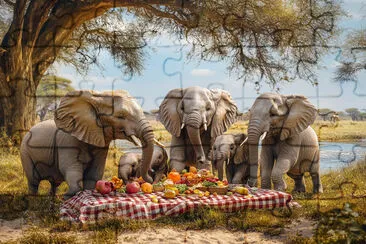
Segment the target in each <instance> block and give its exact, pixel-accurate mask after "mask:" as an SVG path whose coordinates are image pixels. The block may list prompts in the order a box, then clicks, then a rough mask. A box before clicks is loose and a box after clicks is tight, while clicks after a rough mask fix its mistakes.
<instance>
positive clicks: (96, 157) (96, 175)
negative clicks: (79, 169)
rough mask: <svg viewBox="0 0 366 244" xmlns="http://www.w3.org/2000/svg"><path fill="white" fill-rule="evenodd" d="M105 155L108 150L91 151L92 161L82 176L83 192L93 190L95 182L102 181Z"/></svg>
mask: <svg viewBox="0 0 366 244" xmlns="http://www.w3.org/2000/svg"><path fill="white" fill-rule="evenodd" d="M107 153H108V149H107V150H106V149H95V150H93V151H92V155H93V161H92V163H91V165H90V166H89V167H88V168H87V169H86V170H85V172H84V175H83V187H84V190H93V189H94V188H95V184H96V183H97V181H98V180H101V179H102V177H103V173H104V168H105V163H106V157H107Z"/></svg>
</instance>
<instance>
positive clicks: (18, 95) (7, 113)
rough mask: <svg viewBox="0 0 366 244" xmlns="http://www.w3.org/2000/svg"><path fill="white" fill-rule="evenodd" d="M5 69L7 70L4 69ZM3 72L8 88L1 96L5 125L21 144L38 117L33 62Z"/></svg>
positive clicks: (20, 64)
mask: <svg viewBox="0 0 366 244" xmlns="http://www.w3.org/2000/svg"><path fill="white" fill-rule="evenodd" d="M3 70H6V69H4V67H3V69H2V71H3ZM7 70H8V71H7V72H3V75H0V77H1V78H2V77H7V78H6V80H5V81H4V80H2V82H3V83H4V82H6V83H7V85H8V87H7V88H8V90H7V91H3V92H2V94H1V96H0V104H1V109H0V111H1V110H2V112H3V114H2V115H0V118H1V117H2V119H3V121H2V123H3V126H4V128H5V130H6V132H7V134H8V135H9V136H13V137H14V139H15V141H14V142H15V144H19V143H20V142H21V139H22V138H23V136H24V135H25V133H26V132H27V131H28V130H29V129H30V128H31V127H32V126H33V125H34V122H35V119H36V88H35V87H36V85H35V82H34V80H33V77H32V72H31V71H32V68H31V62H28V64H24V63H23V62H21V63H18V64H17V67H11V69H7ZM0 72H1V71H0Z"/></svg>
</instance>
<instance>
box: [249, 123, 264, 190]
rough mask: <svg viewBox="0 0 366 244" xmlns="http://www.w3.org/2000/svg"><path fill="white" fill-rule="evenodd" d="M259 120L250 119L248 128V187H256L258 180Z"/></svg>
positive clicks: (260, 132)
mask: <svg viewBox="0 0 366 244" xmlns="http://www.w3.org/2000/svg"><path fill="white" fill-rule="evenodd" d="M261 127H262V126H261V123H260V120H256V119H252V120H250V122H249V127H248V145H249V166H250V169H249V171H250V176H249V180H248V184H249V186H256V183H257V178H258V145H259V138H260V136H261V134H262V131H261Z"/></svg>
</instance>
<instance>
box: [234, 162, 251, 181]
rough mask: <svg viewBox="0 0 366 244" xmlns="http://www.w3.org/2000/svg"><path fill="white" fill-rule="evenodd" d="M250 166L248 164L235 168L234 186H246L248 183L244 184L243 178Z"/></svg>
mask: <svg viewBox="0 0 366 244" xmlns="http://www.w3.org/2000/svg"><path fill="white" fill-rule="evenodd" d="M247 167H248V165H246V164H239V165H236V167H235V174H234V177H233V184H246V183H247V182H243V178H244V175H245V172H246V170H247Z"/></svg>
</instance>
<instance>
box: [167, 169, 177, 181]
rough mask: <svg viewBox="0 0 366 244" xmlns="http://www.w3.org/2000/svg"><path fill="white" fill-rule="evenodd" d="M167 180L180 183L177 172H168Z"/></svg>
mask: <svg viewBox="0 0 366 244" xmlns="http://www.w3.org/2000/svg"><path fill="white" fill-rule="evenodd" d="M168 179H171V180H172V181H173V182H174V183H177V182H178V181H180V174H179V173H178V172H173V171H172V172H170V173H169V174H168Z"/></svg>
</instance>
